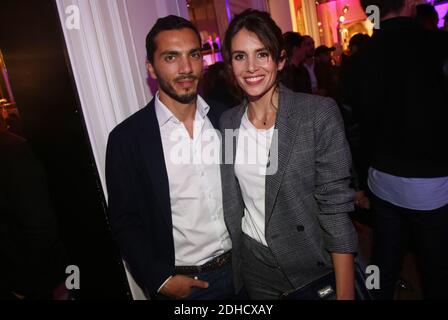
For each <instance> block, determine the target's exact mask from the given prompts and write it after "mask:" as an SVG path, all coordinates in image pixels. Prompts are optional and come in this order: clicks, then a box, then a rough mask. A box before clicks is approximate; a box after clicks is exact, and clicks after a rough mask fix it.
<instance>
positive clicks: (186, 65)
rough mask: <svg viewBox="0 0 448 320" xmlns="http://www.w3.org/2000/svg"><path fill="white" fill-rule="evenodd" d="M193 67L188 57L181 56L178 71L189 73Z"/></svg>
mask: <svg viewBox="0 0 448 320" xmlns="http://www.w3.org/2000/svg"><path fill="white" fill-rule="evenodd" d="M192 71H193V68H192V66H191V61H190V57H182V59H181V65H180V70H179V72H180V73H191V72H192Z"/></svg>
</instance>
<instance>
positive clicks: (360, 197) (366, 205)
mask: <svg viewBox="0 0 448 320" xmlns="http://www.w3.org/2000/svg"><path fill="white" fill-rule="evenodd" d="M354 201H355V206H357V207H358V208H361V209H366V210H368V209H370V200H369V198H367V197H366V195H365V194H364V191H358V192H356V195H355V199H354Z"/></svg>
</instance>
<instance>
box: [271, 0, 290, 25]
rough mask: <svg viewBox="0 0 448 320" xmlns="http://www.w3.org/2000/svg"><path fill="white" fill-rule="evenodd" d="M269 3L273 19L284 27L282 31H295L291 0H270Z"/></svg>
mask: <svg viewBox="0 0 448 320" xmlns="http://www.w3.org/2000/svg"><path fill="white" fill-rule="evenodd" d="M268 5H269V12H270V13H271V17H272V19H274V21H275V22H276V23H277V25H278V26H279V27H280V29H282V32H283V33H285V32H287V31H293V30H294V28H293V23H292V17H291V9H290V6H289V0H269V1H268Z"/></svg>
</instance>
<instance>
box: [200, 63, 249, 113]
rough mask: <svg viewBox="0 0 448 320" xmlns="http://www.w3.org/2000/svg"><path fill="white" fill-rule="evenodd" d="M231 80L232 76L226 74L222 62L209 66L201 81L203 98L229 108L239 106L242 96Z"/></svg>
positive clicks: (226, 71)
mask: <svg viewBox="0 0 448 320" xmlns="http://www.w3.org/2000/svg"><path fill="white" fill-rule="evenodd" d="M232 80H233V78H232V75H231V74H230V73H229V72H228V70H227V68H226V65H225V64H224V62H216V63H215V64H213V65H211V66H210V67H209V68H208V70H207V71H206V72H205V74H204V79H203V80H202V90H203V93H204V98H206V99H207V100H213V101H216V102H219V103H221V104H222V105H225V106H227V107H229V108H230V107H234V106H236V105H238V104H240V103H241V101H242V94H241V91H240V89H239V88H238V87H237V86H236V85H235V84H234V83H233V81H232Z"/></svg>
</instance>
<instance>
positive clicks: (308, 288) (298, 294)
mask: <svg viewBox="0 0 448 320" xmlns="http://www.w3.org/2000/svg"><path fill="white" fill-rule="evenodd" d="M365 279H366V277H365V274H364V272H363V271H362V269H361V267H360V266H359V265H357V264H355V299H356V300H372V296H371V294H370V292H369V290H368V289H367V287H366V283H365ZM281 299H283V300H336V276H335V273H334V271H333V272H331V273H329V274H327V275H325V276H323V277H320V278H319V279H317V280H314V281H313V282H311V283H309V284H307V285H305V286H304V287H301V288H299V289H296V290H291V291H288V292H285V293H283V294H282V295H281Z"/></svg>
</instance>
